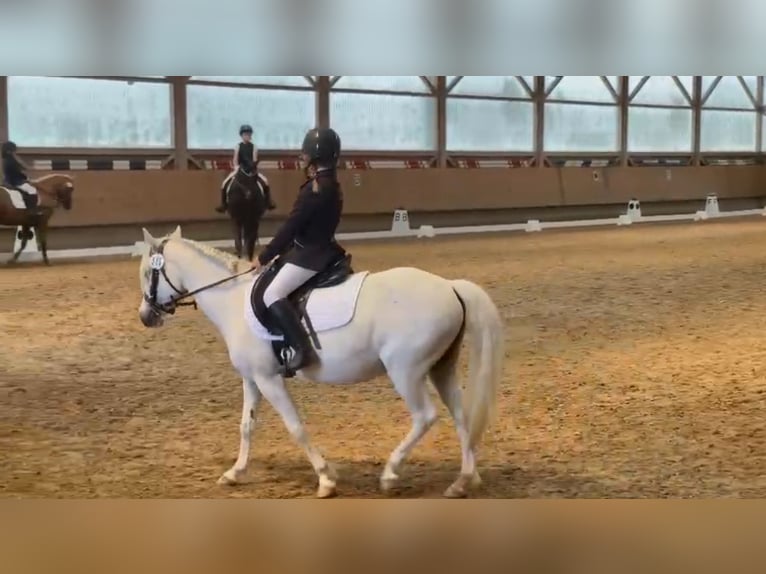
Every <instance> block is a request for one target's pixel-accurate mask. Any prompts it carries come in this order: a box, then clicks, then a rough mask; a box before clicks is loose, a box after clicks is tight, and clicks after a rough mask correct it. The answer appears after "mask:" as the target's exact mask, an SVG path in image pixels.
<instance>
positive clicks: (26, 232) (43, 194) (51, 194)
mask: <svg viewBox="0 0 766 574" xmlns="http://www.w3.org/2000/svg"><path fill="white" fill-rule="evenodd" d="M29 183H31V184H32V185H33V186H35V188H37V193H38V197H39V199H40V203H39V205H38V208H37V210H36V213H34V214H32V213H30V212H29V211H28V210H26V209H18V208H17V207H15V206H14V205H13V203H12V202H11V198H10V197H9V195H8V193H7V192H6V190H5V188H4V186H0V225H9V226H14V227H21V231H20V232H19V239H21V245H20V246H19V249H18V250H17V251H16V253H14V254H13V258H12V259H11V260H10V261H9V263H15V262H16V261H17V260H18V258H19V256H20V255H21V252H22V251H24V249H25V248H26V246H27V242H28V241H29V240H30V239H31V238H32V233H31V230H33V229H34V231H35V239H36V241H37V246H38V247H39V249H40V251H42V254H43V261H45V264H46V265H50V261H48V220H49V219H50V218H51V216H52V215H53V212H54V211H55V210H56V209H58V208H59V207H63V208H64V209H65V210H70V209H72V194H73V193H74V179H73V178H72V177H71V176H68V175H63V174H51V175H46V176H43V177H41V178H39V179H33V180H30V182H29Z"/></svg>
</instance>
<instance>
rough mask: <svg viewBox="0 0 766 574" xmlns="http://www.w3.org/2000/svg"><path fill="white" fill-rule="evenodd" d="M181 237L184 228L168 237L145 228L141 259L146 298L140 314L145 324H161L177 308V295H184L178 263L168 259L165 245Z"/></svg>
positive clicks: (148, 325) (140, 269)
mask: <svg viewBox="0 0 766 574" xmlns="http://www.w3.org/2000/svg"><path fill="white" fill-rule="evenodd" d="M178 239H181V228H180V227H177V228H176V230H175V231H174V232H173V233H171V234H170V235H168V236H167V237H165V238H161V239H156V238H154V237H152V235H151V234H150V233H149V232H148V231H147V230H146V229H144V244H145V245H146V246H147V249H146V250H145V251H144V254H143V256H142V258H141V266H140V268H139V279H140V282H141V292H142V293H143V300H142V301H141V306H140V307H139V308H138V315H139V317H140V318H141V322H142V323H143V324H144V326H145V327H161V326H162V325H163V324H164V322H165V316H166V315H172V314H174V313H175V311H176V297H177V296H181V295H183V294H184V291H183V285H182V283H181V280H180V273H179V269H178V266H177V265H174V263H173V262H172V261H170V260H168V258H167V256H166V254H165V248H166V247H167V245H168V244H169V243H170V242H172V241H173V240H178Z"/></svg>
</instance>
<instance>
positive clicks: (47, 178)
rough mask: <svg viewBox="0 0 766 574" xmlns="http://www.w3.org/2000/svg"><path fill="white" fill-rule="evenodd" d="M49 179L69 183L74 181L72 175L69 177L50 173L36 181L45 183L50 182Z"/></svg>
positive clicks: (63, 174)
mask: <svg viewBox="0 0 766 574" xmlns="http://www.w3.org/2000/svg"><path fill="white" fill-rule="evenodd" d="M49 179H68V180H69V181H74V178H73V177H72V176H71V175H67V174H65V173H50V174H48V175H43V176H41V177H38V178H37V179H35V180H34V181H36V182H43V181H48V180H49Z"/></svg>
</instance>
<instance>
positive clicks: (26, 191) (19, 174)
mask: <svg viewBox="0 0 766 574" xmlns="http://www.w3.org/2000/svg"><path fill="white" fill-rule="evenodd" d="M17 150H18V147H17V146H16V144H15V143H14V142H12V141H7V142H5V143H3V145H2V150H1V151H2V158H3V183H4V184H5V185H7V186H9V187H12V188H15V189H18V190H19V191H21V192H22V194H21V195H22V196H23V198H24V203H25V204H26V206H27V211H28V212H29V213H30V214H32V215H34V214H36V213H37V199H38V197H37V189H36V188H35V186H33V185H32V184H31V183H29V178H28V177H27V174H26V171H25V166H24V164H23V163H22V162H21V160H20V159H19V157H18V156H17V155H16V151H17Z"/></svg>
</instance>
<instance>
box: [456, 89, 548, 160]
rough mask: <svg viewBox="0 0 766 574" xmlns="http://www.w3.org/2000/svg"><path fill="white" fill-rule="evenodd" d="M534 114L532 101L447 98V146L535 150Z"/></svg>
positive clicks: (488, 149)
mask: <svg viewBox="0 0 766 574" xmlns="http://www.w3.org/2000/svg"><path fill="white" fill-rule="evenodd" d="M534 115H535V108H534V105H533V104H532V103H531V102H514V101H503V100H474V99H460V98H450V99H449V100H447V149H448V150H450V151H467V152H479V151H489V152H494V151H519V152H530V151H533V150H534V141H535V117H534Z"/></svg>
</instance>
